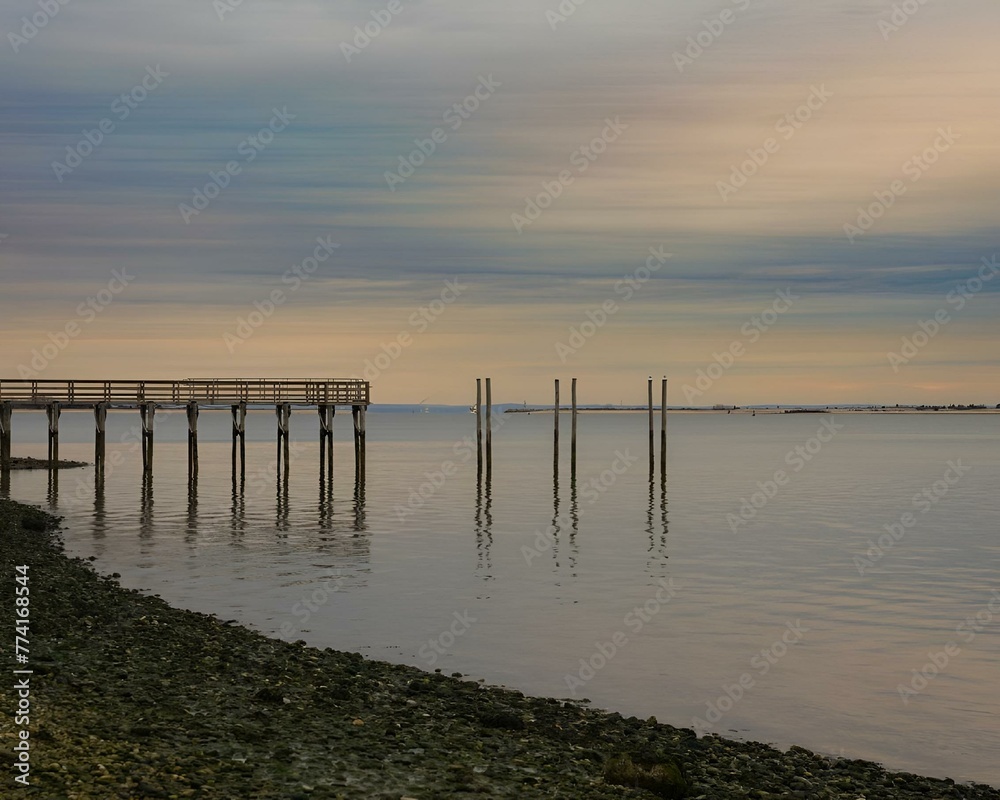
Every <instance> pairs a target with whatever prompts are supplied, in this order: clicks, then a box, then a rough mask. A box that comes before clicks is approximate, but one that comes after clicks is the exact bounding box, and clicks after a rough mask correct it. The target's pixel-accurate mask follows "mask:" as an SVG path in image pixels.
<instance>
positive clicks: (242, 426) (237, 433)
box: [231, 403, 247, 479]
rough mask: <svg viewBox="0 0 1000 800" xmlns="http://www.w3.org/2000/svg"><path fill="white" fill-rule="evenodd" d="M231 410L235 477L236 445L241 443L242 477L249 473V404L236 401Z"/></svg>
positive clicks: (240, 461)
mask: <svg viewBox="0 0 1000 800" xmlns="http://www.w3.org/2000/svg"><path fill="white" fill-rule="evenodd" d="M231 410H232V413H233V450H232V455H233V459H232V460H233V477H234V478H235V477H236V462H237V458H236V456H237V450H236V446H237V444H239V465H240V473H239V474H240V478H241V479H242V478H245V477H246V474H247V405H246V403H236V404H234V405H233V406H231Z"/></svg>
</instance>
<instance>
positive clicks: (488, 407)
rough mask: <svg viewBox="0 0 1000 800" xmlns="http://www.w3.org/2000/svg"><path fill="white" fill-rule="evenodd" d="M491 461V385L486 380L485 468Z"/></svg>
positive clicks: (489, 379) (490, 382) (488, 380)
mask: <svg viewBox="0 0 1000 800" xmlns="http://www.w3.org/2000/svg"><path fill="white" fill-rule="evenodd" d="M492 461H493V383H492V379H491V378H487V379H486V468H487V469H489V467H490V464H491V463H492Z"/></svg>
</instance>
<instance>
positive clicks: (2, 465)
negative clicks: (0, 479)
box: [0, 401, 14, 472]
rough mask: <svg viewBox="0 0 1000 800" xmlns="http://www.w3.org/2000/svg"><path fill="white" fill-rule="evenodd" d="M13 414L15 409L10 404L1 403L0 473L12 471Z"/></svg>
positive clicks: (6, 402)
mask: <svg viewBox="0 0 1000 800" xmlns="http://www.w3.org/2000/svg"><path fill="white" fill-rule="evenodd" d="M13 413H14V407H13V405H11V403H10V402H8V401H4V402H3V403H0V471H3V472H6V471H7V470H9V469H10V438H11V430H10V423H11V416H12V415H13Z"/></svg>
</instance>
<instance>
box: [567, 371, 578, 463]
mask: <svg viewBox="0 0 1000 800" xmlns="http://www.w3.org/2000/svg"><path fill="white" fill-rule="evenodd" d="M570 402H571V403H572V407H573V416H572V424H571V429H570V445H569V460H570V474H571V475H572V476H573V480H574V481H575V480H576V416H577V408H576V378H573V384H572V390H571V398H570Z"/></svg>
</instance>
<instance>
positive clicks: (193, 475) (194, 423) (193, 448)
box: [187, 403, 199, 482]
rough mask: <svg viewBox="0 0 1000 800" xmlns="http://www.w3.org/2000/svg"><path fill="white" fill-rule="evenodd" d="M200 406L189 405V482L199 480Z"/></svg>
mask: <svg viewBox="0 0 1000 800" xmlns="http://www.w3.org/2000/svg"><path fill="white" fill-rule="evenodd" d="M198 413H199V411H198V404H197V403H188V404H187V423H188V481H189V482H191V481H195V480H197V479H198Z"/></svg>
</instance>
